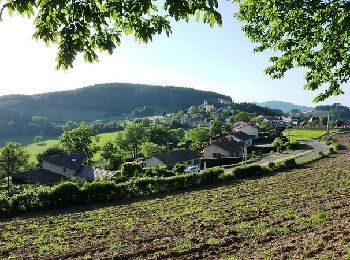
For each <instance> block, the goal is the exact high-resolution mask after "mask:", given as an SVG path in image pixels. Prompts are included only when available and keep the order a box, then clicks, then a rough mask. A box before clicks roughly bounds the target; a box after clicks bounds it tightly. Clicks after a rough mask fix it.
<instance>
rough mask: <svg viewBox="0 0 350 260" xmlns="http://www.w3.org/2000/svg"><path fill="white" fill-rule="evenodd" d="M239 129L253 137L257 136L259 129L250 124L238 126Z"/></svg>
mask: <svg viewBox="0 0 350 260" xmlns="http://www.w3.org/2000/svg"><path fill="white" fill-rule="evenodd" d="M239 131H241V132H243V133H246V134H247V135H254V136H255V138H258V135H259V130H258V129H257V128H255V127H252V126H250V125H248V126H244V127H242V128H240V129H239Z"/></svg>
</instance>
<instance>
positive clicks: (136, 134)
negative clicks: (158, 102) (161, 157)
mask: <svg viewBox="0 0 350 260" xmlns="http://www.w3.org/2000/svg"><path fill="white" fill-rule="evenodd" d="M124 137H125V142H126V143H127V144H128V146H129V147H130V150H131V151H132V156H133V157H134V158H137V156H138V154H139V146H140V145H141V144H142V143H143V141H144V140H145V139H146V128H145V127H144V126H143V125H142V124H141V123H130V124H128V125H127V126H126V127H125V132H124Z"/></svg>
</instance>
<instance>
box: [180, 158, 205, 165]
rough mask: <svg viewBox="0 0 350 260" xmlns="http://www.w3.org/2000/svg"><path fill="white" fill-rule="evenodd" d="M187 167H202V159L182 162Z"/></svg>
mask: <svg viewBox="0 0 350 260" xmlns="http://www.w3.org/2000/svg"><path fill="white" fill-rule="evenodd" d="M181 163H182V164H183V165H185V167H188V166H192V165H200V164H201V163H200V159H199V158H198V159H193V160H188V161H183V162H181Z"/></svg>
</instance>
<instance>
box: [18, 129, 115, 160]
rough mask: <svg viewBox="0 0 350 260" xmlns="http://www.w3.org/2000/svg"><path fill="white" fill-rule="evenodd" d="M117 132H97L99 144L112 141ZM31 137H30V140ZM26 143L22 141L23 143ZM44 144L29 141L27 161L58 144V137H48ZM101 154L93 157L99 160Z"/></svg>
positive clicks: (26, 147) (26, 148)
mask: <svg viewBox="0 0 350 260" xmlns="http://www.w3.org/2000/svg"><path fill="white" fill-rule="evenodd" d="M118 133H120V132H113V133H105V134H99V135H98V136H99V137H100V141H99V143H98V144H99V146H103V145H104V144H105V143H107V142H108V141H114V140H115V138H116V137H117V135H118ZM27 139H28V141H29V140H30V139H29V137H27ZM32 139H33V138H31V140H32ZM13 141H15V142H17V141H18V140H15V139H14V140H13ZM21 144H23V143H21ZM25 144H26V143H24V145H25ZM44 144H45V145H38V144H35V143H33V141H31V142H30V143H29V144H28V145H26V146H25V150H26V151H27V152H28V153H29V155H30V158H29V161H30V162H35V161H36V156H37V155H38V154H39V153H41V152H43V151H45V150H46V149H47V148H48V147H49V146H53V145H57V144H58V139H50V140H46V141H44ZM100 159H101V156H100V153H99V152H98V153H97V154H96V155H95V157H94V160H100Z"/></svg>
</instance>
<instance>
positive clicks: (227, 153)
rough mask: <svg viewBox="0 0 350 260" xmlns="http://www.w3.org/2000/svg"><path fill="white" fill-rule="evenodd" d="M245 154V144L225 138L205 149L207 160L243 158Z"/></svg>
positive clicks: (204, 153)
mask: <svg viewBox="0 0 350 260" xmlns="http://www.w3.org/2000/svg"><path fill="white" fill-rule="evenodd" d="M243 153H244V143H243V142H237V141H234V140H227V139H225V138H223V139H220V140H217V141H214V142H212V143H211V144H209V145H208V146H206V147H204V149H203V155H204V158H205V159H209V158H223V157H242V156H243Z"/></svg>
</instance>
